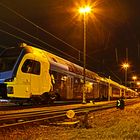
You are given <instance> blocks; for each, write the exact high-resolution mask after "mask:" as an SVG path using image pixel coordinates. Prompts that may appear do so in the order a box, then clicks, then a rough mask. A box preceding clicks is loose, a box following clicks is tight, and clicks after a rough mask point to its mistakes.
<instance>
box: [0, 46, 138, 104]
mask: <svg viewBox="0 0 140 140" xmlns="http://www.w3.org/2000/svg"><path fill="white" fill-rule="evenodd" d="M85 75H86V83H85V87H86V88H85V92H86V100H87V101H88V100H96V99H98V100H110V99H114V98H120V97H121V96H124V97H135V96H136V94H137V93H136V92H135V91H133V90H131V89H128V88H127V87H124V86H122V85H120V84H118V83H116V82H114V81H112V80H111V79H108V78H103V77H100V76H99V75H98V74H96V73H95V72H92V71H90V70H87V69H86V74H85ZM82 93H83V68H82V67H81V66H79V65H77V64H74V63H72V62H70V61H67V60H65V59H63V58H61V57H58V56H56V55H54V54H52V53H49V52H47V51H45V50H42V49H39V48H35V47H32V46H29V45H26V44H22V46H21V47H16V48H13V47H12V48H9V49H5V50H4V51H3V52H1V54H0V98H2V99H10V100H12V101H15V102H17V103H20V104H22V103H24V102H34V103H40V102H44V103H48V102H52V101H54V100H61V101H82Z"/></svg>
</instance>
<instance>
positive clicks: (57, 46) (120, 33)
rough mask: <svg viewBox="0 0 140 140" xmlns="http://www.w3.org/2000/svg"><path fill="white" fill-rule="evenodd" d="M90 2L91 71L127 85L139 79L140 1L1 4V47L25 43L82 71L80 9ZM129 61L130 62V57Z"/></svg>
mask: <svg viewBox="0 0 140 140" xmlns="http://www.w3.org/2000/svg"><path fill="white" fill-rule="evenodd" d="M83 3H90V4H91V5H92V6H93V7H94V9H93V11H92V13H91V14H90V15H88V19H87V22H86V23H87V68H88V69H91V70H94V71H95V72H97V73H99V74H101V75H105V76H109V75H110V76H111V78H112V79H113V80H116V81H119V82H120V81H124V70H123V69H121V64H122V63H123V62H125V61H126V59H127V60H128V62H129V63H130V68H129V70H128V80H131V77H132V75H134V74H136V75H138V76H140V12H139V7H140V2H139V1H138V0H86V1H83V0H0V45H1V50H2V48H4V47H5V46H6V47H10V46H17V45H19V44H20V43H21V42H26V43H27V44H30V45H33V46H36V47H41V48H44V49H47V50H49V51H50V52H53V53H55V54H57V55H59V56H62V57H64V58H67V59H68V60H70V61H73V62H74V63H77V64H79V65H81V66H82V62H83V20H82V16H80V15H79V13H78V12H77V9H78V7H79V6H81V5H82V4H83ZM127 56H128V57H127Z"/></svg>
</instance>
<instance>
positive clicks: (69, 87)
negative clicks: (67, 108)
mask: <svg viewBox="0 0 140 140" xmlns="http://www.w3.org/2000/svg"><path fill="white" fill-rule="evenodd" d="M66 92H67V99H72V98H73V78H72V77H70V76H68V77H67V91H66Z"/></svg>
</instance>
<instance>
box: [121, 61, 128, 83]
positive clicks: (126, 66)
mask: <svg viewBox="0 0 140 140" xmlns="http://www.w3.org/2000/svg"><path fill="white" fill-rule="evenodd" d="M122 67H123V69H124V70H125V86H127V69H128V68H129V64H128V63H123V64H122Z"/></svg>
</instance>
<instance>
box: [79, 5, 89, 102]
mask: <svg viewBox="0 0 140 140" xmlns="http://www.w3.org/2000/svg"><path fill="white" fill-rule="evenodd" d="M90 12H91V7H90V6H84V7H80V8H79V13H80V14H83V24H84V50H83V82H84V83H83V103H86V93H85V83H86V79H85V76H86V75H85V70H86V16H87V14H88V13H90Z"/></svg>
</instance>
